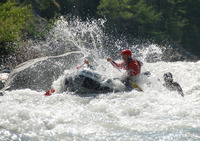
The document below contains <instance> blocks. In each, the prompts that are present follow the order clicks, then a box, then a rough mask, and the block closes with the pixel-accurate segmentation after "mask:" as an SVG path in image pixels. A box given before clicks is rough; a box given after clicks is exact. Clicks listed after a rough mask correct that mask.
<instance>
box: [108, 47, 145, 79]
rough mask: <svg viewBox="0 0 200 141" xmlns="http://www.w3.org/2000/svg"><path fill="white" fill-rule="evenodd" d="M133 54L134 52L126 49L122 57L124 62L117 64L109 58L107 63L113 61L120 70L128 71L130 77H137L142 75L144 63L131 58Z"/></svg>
mask: <svg viewBox="0 0 200 141" xmlns="http://www.w3.org/2000/svg"><path fill="white" fill-rule="evenodd" d="M131 54H132V52H131V51H130V50H128V49H126V50H123V51H122V52H121V56H122V59H123V60H124V62H122V63H116V62H115V61H113V60H112V59H111V58H110V57H108V58H107V61H108V62H110V61H112V62H113V63H114V64H115V65H116V66H117V67H118V68H120V69H125V70H127V73H128V76H136V75H138V74H140V72H141V66H142V65H143V63H142V62H140V61H138V60H136V59H133V58H132V57H131Z"/></svg>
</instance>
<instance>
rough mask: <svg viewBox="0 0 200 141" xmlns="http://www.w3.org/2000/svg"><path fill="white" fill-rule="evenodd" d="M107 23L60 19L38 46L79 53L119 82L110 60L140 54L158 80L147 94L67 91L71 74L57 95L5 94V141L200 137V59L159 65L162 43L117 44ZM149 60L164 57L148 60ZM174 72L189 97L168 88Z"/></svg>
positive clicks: (0, 119) (1, 117) (0, 134)
mask: <svg viewBox="0 0 200 141" xmlns="http://www.w3.org/2000/svg"><path fill="white" fill-rule="evenodd" d="M104 22H105V21H104V20H98V21H92V22H82V21H80V20H79V19H73V20H72V21H71V22H67V21H66V20H64V19H61V20H58V21H57V23H55V28H54V29H53V31H52V38H50V39H49V41H48V40H47V42H46V43H44V44H45V45H43V44H39V45H38V46H35V47H36V48H39V49H42V50H40V52H43V51H44V52H45V53H44V54H47V55H48V52H50V53H55V54H57V53H59V52H61V53H62V52H64V51H65V50H67V49H68V48H67V47H69V48H71V47H76V48H79V50H81V51H82V52H84V55H85V56H88V55H90V56H91V57H93V58H95V57H96V58H95V60H97V62H98V63H99V64H100V65H101V66H103V67H104V68H106V73H105V72H104V71H100V72H99V73H101V74H103V73H104V75H107V76H112V77H115V76H116V75H117V76H120V75H121V73H119V72H118V71H117V70H116V69H115V68H113V67H112V65H111V64H109V63H108V62H107V61H105V59H106V57H107V56H111V55H112V56H111V57H115V56H117V55H118V56H117V57H116V58H115V59H118V61H119V62H120V61H121V60H120V51H121V50H122V49H124V48H129V49H131V50H132V51H133V56H135V55H138V54H140V56H139V59H140V60H141V61H143V63H144V66H143V68H142V72H144V71H150V72H151V77H149V78H148V79H141V81H140V82H138V83H137V84H138V85H139V86H141V87H142V88H143V90H144V92H138V91H136V90H132V91H130V92H112V93H108V94H99V95H97V96H96V97H95V96H94V95H86V96H84V97H81V96H78V95H74V93H72V92H61V91H59V89H61V86H62V84H61V82H62V81H61V80H62V79H63V78H64V77H65V73H66V72H65V73H64V74H60V77H59V78H58V79H57V80H55V81H54V82H53V83H52V87H54V88H55V89H56V92H55V93H54V94H53V95H52V96H44V93H45V91H39V92H38V91H34V90H30V89H22V90H15V91H6V92H5V95H4V96H1V97H0V140H1V141H18V140H22V141H46V140H49V141H56V140H64V141H71V140H74V141H88V140H89V141H104V140H107V141H117V140H119V141H129V140H130V141H142V140H144V141H148V140H151V141H155V140H163V141H166V140H170V141H172V140H175V141H180V140H185V141H188V140H191V141H194V140H200V71H199V70H200V61H198V62H163V61H161V60H159V56H160V55H162V52H160V50H159V47H156V46H155V45H150V46H145V47H144V48H142V47H141V46H138V47H137V46H134V45H130V44H128V43H126V42H125V41H124V40H120V39H117V40H116V41H115V42H114V43H110V42H111V41H112V40H113V38H112V37H108V36H106V35H105V34H104V32H103V30H102V28H103V27H104ZM122 41H123V42H122ZM124 42H125V43H124ZM52 44H55V45H53V46H51V45H52ZM109 44H110V46H109ZM62 47H64V48H62ZM108 47H109V48H108ZM111 47H113V49H112V48H111ZM61 48H62V49H61ZM48 49H49V50H48ZM91 49H93V50H91ZM111 50H112V51H111ZM156 54H157V55H156ZM50 55H52V54H50ZM147 56H150V58H158V60H157V61H154V62H156V63H147V62H149V61H146V60H148V59H149V58H148V57H147ZM99 58H101V59H99ZM77 65H78V64H77ZM103 70H104V69H103ZM40 71H41V70H40ZM66 71H68V72H73V71H74V69H71V70H66ZM166 72H171V73H172V74H173V76H174V81H177V82H178V83H179V84H180V85H181V87H182V89H183V92H184V94H185V96H184V97H181V96H180V95H179V94H178V93H177V92H170V91H168V90H167V89H166V88H165V87H163V74H164V73H166Z"/></svg>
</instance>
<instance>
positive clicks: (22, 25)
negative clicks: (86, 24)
mask: <svg viewBox="0 0 200 141" xmlns="http://www.w3.org/2000/svg"><path fill="white" fill-rule="evenodd" d="M199 7H200V0H197V1H188V0H166V1H161V0H94V1H89V0H81V1H80V0H73V1H72V0H65V1H62V0H43V1H39V0H1V2H0V63H1V64H0V65H1V66H0V67H7V66H6V64H12V66H9V67H11V68H14V67H15V66H16V65H17V64H19V63H21V62H23V61H27V60H29V59H34V58H37V57H40V54H39V53H36V52H34V51H33V52H31V51H30V49H29V48H28V45H29V43H30V40H31V41H36V40H45V38H46V35H48V34H49V30H50V29H51V27H52V25H53V21H55V20H56V19H58V18H59V16H60V15H69V14H70V15H72V16H77V17H79V18H81V19H82V20H83V21H84V20H88V19H99V18H106V19H107V22H106V23H105V24H106V25H105V32H106V33H108V34H110V35H112V36H113V37H117V36H119V35H122V36H125V37H127V38H128V39H130V40H131V39H134V38H135V39H141V40H143V39H145V40H148V41H149V42H150V43H154V44H158V45H160V46H162V45H164V44H168V45H171V44H176V45H175V46H180V47H182V48H184V49H185V50H186V51H188V52H190V53H191V54H193V55H195V56H197V58H198V59H199V58H200V54H199V53H200V25H199V21H200V17H199V14H198V13H199ZM114 31H115V32H114Z"/></svg>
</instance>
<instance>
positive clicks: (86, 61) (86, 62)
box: [85, 60, 95, 70]
mask: <svg viewBox="0 0 200 141" xmlns="http://www.w3.org/2000/svg"><path fill="white" fill-rule="evenodd" d="M85 64H87V66H88V67H89V68H90V69H92V70H95V69H94V67H93V66H92V65H90V64H89V61H88V60H85Z"/></svg>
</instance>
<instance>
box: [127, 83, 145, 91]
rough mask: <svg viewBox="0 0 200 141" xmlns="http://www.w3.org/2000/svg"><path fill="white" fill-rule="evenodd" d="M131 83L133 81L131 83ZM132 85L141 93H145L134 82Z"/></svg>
mask: <svg viewBox="0 0 200 141" xmlns="http://www.w3.org/2000/svg"><path fill="white" fill-rule="evenodd" d="M130 82H131V81H130ZM131 84H132V85H133V86H134V87H135V88H137V89H139V90H140V91H142V92H143V90H142V89H141V88H140V87H139V86H138V85H136V84H135V83H133V82H131Z"/></svg>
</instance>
